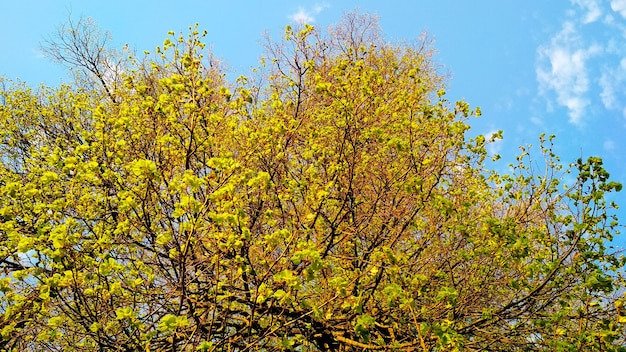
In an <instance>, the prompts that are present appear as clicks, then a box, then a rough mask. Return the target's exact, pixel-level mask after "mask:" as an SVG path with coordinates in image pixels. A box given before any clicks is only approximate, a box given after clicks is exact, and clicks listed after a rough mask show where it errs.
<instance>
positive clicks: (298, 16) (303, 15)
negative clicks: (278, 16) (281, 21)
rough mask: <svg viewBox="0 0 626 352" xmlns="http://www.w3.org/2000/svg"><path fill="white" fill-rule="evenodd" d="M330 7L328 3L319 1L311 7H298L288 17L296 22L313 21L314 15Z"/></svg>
mask: <svg viewBox="0 0 626 352" xmlns="http://www.w3.org/2000/svg"><path fill="white" fill-rule="evenodd" d="M328 7H330V5H329V4H328V3H319V4H315V5H313V7H312V8H310V9H306V8H304V7H298V11H296V12H294V13H292V14H291V15H289V16H288V17H289V19H290V20H291V21H293V22H295V23H298V24H306V23H309V24H311V23H315V16H317V15H319V14H320V13H321V12H322V11H324V10H325V9H327V8H328Z"/></svg>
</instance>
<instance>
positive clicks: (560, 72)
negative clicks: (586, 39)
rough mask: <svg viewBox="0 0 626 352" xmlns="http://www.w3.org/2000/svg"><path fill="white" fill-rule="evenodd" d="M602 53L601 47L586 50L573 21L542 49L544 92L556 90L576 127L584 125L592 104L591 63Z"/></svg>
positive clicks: (540, 73) (540, 65)
mask: <svg viewBox="0 0 626 352" xmlns="http://www.w3.org/2000/svg"><path fill="white" fill-rule="evenodd" d="M600 51H601V48H600V47H599V46H597V45H591V46H588V47H585V45H584V43H583V42H582V38H581V36H580V35H579V34H578V32H577V30H576V28H575V25H574V23H573V22H565V23H564V24H563V28H562V30H561V31H560V32H559V33H558V34H557V35H555V36H554V37H553V38H552V39H551V41H550V43H549V44H548V45H546V46H542V47H540V48H539V49H538V54H539V63H538V66H537V69H536V74H537V80H538V81H539V88H540V93H544V94H545V92H546V91H553V92H554V93H555V94H556V102H557V103H558V104H559V105H561V106H564V107H566V108H567V109H568V114H569V121H570V122H571V123H573V124H580V123H581V120H582V117H583V115H584V114H585V109H586V107H587V106H588V105H589V99H588V97H587V92H588V90H589V78H588V74H587V67H586V64H587V61H588V59H589V58H590V57H592V56H594V55H596V54H598V53H599V52H600Z"/></svg>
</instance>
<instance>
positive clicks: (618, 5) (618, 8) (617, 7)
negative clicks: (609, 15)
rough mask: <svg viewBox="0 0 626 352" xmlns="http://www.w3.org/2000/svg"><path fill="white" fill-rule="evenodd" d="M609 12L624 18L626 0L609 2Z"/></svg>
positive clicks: (625, 15)
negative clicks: (611, 11)
mask: <svg viewBox="0 0 626 352" xmlns="http://www.w3.org/2000/svg"><path fill="white" fill-rule="evenodd" d="M611 10H613V11H615V12H617V13H619V14H620V15H621V16H622V17H624V18H626V0H611Z"/></svg>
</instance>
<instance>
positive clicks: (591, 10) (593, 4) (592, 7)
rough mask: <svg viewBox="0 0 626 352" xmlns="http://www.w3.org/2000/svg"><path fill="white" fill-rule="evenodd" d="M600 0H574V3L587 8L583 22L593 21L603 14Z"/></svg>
mask: <svg viewBox="0 0 626 352" xmlns="http://www.w3.org/2000/svg"><path fill="white" fill-rule="evenodd" d="M599 2H600V1H599V0H572V3H574V4H575V5H578V6H580V7H582V8H583V9H584V10H585V14H584V15H583V23H592V22H595V21H597V20H598V19H599V18H600V17H601V16H602V10H601V9H600V3H599Z"/></svg>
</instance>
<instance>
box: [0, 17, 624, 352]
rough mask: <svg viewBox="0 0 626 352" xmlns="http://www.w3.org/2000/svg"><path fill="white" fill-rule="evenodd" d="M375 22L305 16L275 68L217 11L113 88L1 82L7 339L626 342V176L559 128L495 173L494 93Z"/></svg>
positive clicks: (232, 343)
mask: <svg viewBox="0 0 626 352" xmlns="http://www.w3.org/2000/svg"><path fill="white" fill-rule="evenodd" d="M376 23H377V22H376V19H375V18H373V17H370V16H367V15H360V14H357V13H351V14H347V15H346V16H345V18H344V19H343V21H342V22H340V23H339V24H338V25H337V26H335V27H334V28H332V29H331V30H330V31H329V33H328V34H324V33H322V32H320V31H318V30H317V29H315V28H313V27H311V26H303V27H301V28H297V29H294V28H291V27H287V29H286V32H285V38H284V39H283V40H281V41H279V42H278V43H276V42H271V41H270V42H269V43H268V45H267V48H268V57H267V58H265V59H264V60H262V61H263V63H264V64H263V65H262V67H261V68H260V69H259V71H258V74H259V75H261V76H262V77H265V78H264V81H263V82H264V83H263V84H261V85H258V84H252V83H250V80H248V79H247V78H246V77H243V76H241V77H239V78H238V79H237V81H236V82H234V83H233V82H227V80H226V78H225V75H224V73H223V71H222V69H221V68H220V66H219V64H218V63H217V62H216V61H215V60H213V59H212V58H211V57H210V55H209V56H205V54H203V52H205V47H204V44H203V43H202V38H203V37H204V35H206V32H205V33H203V34H201V33H199V32H198V30H197V27H191V28H190V34H189V35H188V37H187V38H184V37H182V36H181V37H175V36H174V34H173V33H170V37H169V38H168V39H166V40H165V42H164V43H163V45H162V46H160V47H157V48H156V53H155V55H154V56H152V57H148V58H147V59H146V60H134V61H133V62H131V61H129V62H128V63H127V67H124V70H123V72H125V73H124V74H123V75H122V76H121V78H120V82H122V83H123V84H121V85H119V86H118V87H117V88H116V91H115V96H114V97H115V98H114V99H102V92H101V91H98V90H97V88H96V87H89V86H85V85H82V84H79V85H77V86H72V85H63V86H61V87H59V88H43V89H41V90H40V91H37V92H35V91H32V90H31V89H29V88H27V87H26V86H24V85H20V84H12V85H11V84H10V83H3V84H4V86H5V87H6V88H5V89H4V91H3V92H2V94H1V96H2V100H0V101H2V104H1V105H0V124H1V125H0V131H1V132H0V136H1V138H0V155H1V157H0V180H1V182H0V200H1V201H0V204H1V208H0V238H1V240H2V241H1V242H0V267H1V268H2V270H3V274H2V276H1V278H0V292H1V293H0V294H1V295H2V300H1V301H0V304H1V305H0V310H1V311H2V312H3V313H4V315H3V316H2V317H1V318H0V333H1V336H2V340H1V341H2V346H3V348H4V349H5V350H16V351H17V350H19V351H28V350H42V349H45V350H53V351H66V350H68V351H92V350H102V351H104V350H126V351H157V350H158V351H161V350H163V351H193V350H200V351H218V350H220V351H221V350H225V351H246V350H297V351H325V350H330V351H351V350H399V351H400V350H401V351H452V350H469V351H472V350H476V351H477V350H490V351H541V350H544V351H555V350H562V351H574V350H576V351H582V350H589V351H591V350H598V351H609V350H612V351H623V350H624V348H623V347H622V346H623V345H624V343H625V342H626V340H625V339H626V336H625V334H624V324H625V323H626V314H625V313H624V311H623V308H622V306H623V302H624V296H623V292H624V281H623V277H622V274H621V272H622V271H623V267H624V264H625V261H624V259H623V257H622V256H620V254H619V253H616V252H615V251H614V250H612V249H611V248H610V247H609V244H610V241H611V240H612V238H613V236H614V235H615V234H617V233H618V231H617V227H618V223H617V220H616V219H615V217H614V215H613V214H612V210H611V209H613V208H615V207H616V205H615V204H612V203H607V201H606V200H605V195H606V194H607V193H608V192H612V191H619V190H620V189H621V185H619V184H618V183H615V182H613V181H610V180H609V174H608V173H607V171H605V170H604V168H603V167H602V161H601V160H600V159H599V158H597V157H590V158H588V159H587V160H586V161H585V160H582V159H580V160H578V161H577V162H576V163H574V164H572V165H571V166H570V167H566V168H564V167H562V166H561V164H560V162H559V159H558V157H557V156H556V155H554V153H553V152H552V149H551V146H552V142H553V138H552V137H543V136H542V137H541V138H540V152H541V154H540V155H542V157H543V160H542V161H541V162H537V161H535V160H534V159H532V158H531V154H530V152H529V151H530V149H529V148H527V147H525V148H522V154H521V155H520V156H519V157H518V159H517V161H516V163H514V165H512V166H511V170H512V171H511V174H502V173H498V172H496V171H488V170H486V166H485V165H486V162H487V158H488V155H487V152H486V145H487V144H488V143H489V142H490V140H487V139H486V138H485V137H484V136H478V137H475V138H469V137H467V131H468V130H469V128H470V127H469V125H468V123H469V120H470V119H471V118H472V117H473V116H478V115H480V110H479V109H474V110H472V109H470V107H469V104H467V103H466V102H463V101H459V102H456V103H451V102H449V101H447V100H446V97H445V90H444V80H443V79H442V77H441V76H440V75H438V74H437V72H436V69H435V65H434V64H433V57H432V55H433V50H432V47H431V46H430V44H429V43H428V42H427V41H426V40H423V41H421V42H420V43H419V44H418V45H416V46H411V45H394V44H390V43H388V42H386V41H385V40H384V39H382V36H381V34H380V29H379V28H378V27H377V24H376ZM79 37H83V36H79ZM78 57H80V56H78ZM96 64H97V62H96ZM78 66H81V63H80V62H79V63H78ZM82 67H83V68H85V67H84V66H82ZM87 69H88V70H89V68H87ZM499 137H500V135H499V134H497V135H495V136H494V137H493V138H499ZM493 138H492V140H493ZM538 165H542V166H541V168H542V169H543V170H544V171H541V172H540V171H538V170H539V168H538ZM565 180H567V182H566V181H565ZM570 180H571V181H570Z"/></svg>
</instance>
